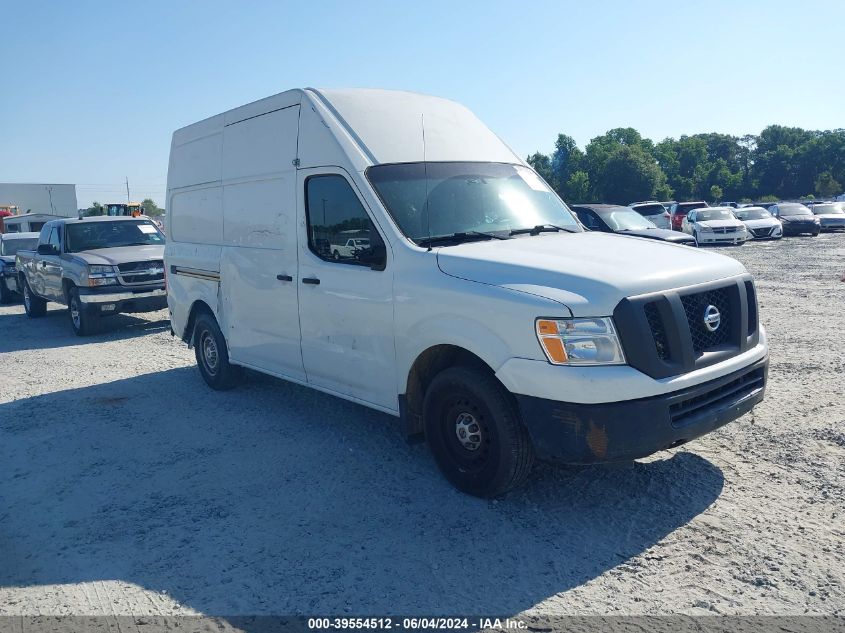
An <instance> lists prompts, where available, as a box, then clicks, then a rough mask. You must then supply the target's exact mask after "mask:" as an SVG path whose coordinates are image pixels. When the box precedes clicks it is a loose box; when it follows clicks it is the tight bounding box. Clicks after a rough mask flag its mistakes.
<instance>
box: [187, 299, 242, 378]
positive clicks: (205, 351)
mask: <svg viewBox="0 0 845 633" xmlns="http://www.w3.org/2000/svg"><path fill="white" fill-rule="evenodd" d="M194 353H195V354H196V357H197V367H199V370H200V374H202V377H203V380H205V382H206V384H208V386H209V387H211V388H212V389H215V390H217V391H225V390H227V389H231V388H233V387H235V386H237V384H238V383H239V382H240V381H241V378H242V377H243V369H242V368H241V367H238V366H237V365H232V364H231V363H230V362H229V350H228V348H227V347H226V339H225V338H224V337H223V333H222V332H221V331H220V326H219V325H217V319H215V318H214V317H213V316H212V315H210V314H208V313H207V312H204V313H202V314H200V315H199V316H198V317H197V322H196V325H195V326H194Z"/></svg>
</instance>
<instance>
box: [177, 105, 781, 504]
mask: <svg viewBox="0 0 845 633" xmlns="http://www.w3.org/2000/svg"><path fill="white" fill-rule="evenodd" d="M209 157H216V158H215V159H214V160H211V159H210V158H209ZM235 179H236V182H237V184H236V186H234V187H230V186H229V185H228V184H226V183H229V182H232V181H233V180H235ZM167 183H168V184H167V236H168V240H167V246H166V249H165V263H166V265H167V271H168V278H167V281H168V284H167V291H168V307H169V310H170V316H171V326H172V328H173V331H174V332H175V333H176V335H177V336H180V337H182V338H183V339H184V340H185V341H186V342H188V343H189V344H190V345H193V347H194V349H195V354H196V359H197V366H198V368H199V372H200V374H201V375H202V377H203V379H204V380H205V381H206V383H208V385H209V387H211V388H213V389H228V388H231V387H233V386H235V385H236V384H237V382H238V380H239V378H240V376H241V373H242V369H243V368H244V367H249V368H252V369H253V370H256V371H260V372H265V373H268V374H272V375H274V376H277V377H280V378H284V379H287V380H291V381H293V382H296V383H300V384H304V385H308V386H311V387H313V388H315V389H318V390H320V391H322V392H325V393H328V394H333V395H336V396H339V397H342V398H347V399H349V400H352V401H354V402H357V403H360V404H362V405H365V406H368V407H371V408H373V409H377V410H379V411H382V412H385V413H388V414H391V415H394V416H397V417H399V418H402V419H403V420H404V421H405V423H406V428H407V431H408V433H409V434H410V435H412V436H414V437H421V438H424V439H425V440H426V441H427V442H428V444H429V446H430V448H431V450H432V452H433V454H434V457H435V460H436V462H437V464H438V466H439V467H440V469H441V471H442V472H443V474H444V475H445V477H446V478H447V479H448V480H449V481H450V482H452V483H453V484H454V485H455V486H456V487H458V488H459V489H460V490H463V491H465V492H468V493H471V494H475V495H482V496H490V495H496V494H499V493H502V492H504V491H506V490H509V489H511V488H513V487H515V486H517V485H518V484H519V483H520V482H522V481H523V480H524V479H525V478H526V477H527V475H528V473H529V470H530V468H531V464H532V461H533V459H534V457H535V456H537V457H540V458H545V459H555V460H559V461H563V462H569V463H594V462H608V461H618V460H629V459H633V458H637V457H642V456H645V455H649V454H651V453H653V452H655V451H658V450H661V449H664V448H668V447H673V446H677V445H679V444H682V443H684V442H687V441H689V440H691V439H693V438H695V437H698V436H700V435H702V434H704V433H707V432H709V431H712V430H713V429H715V428H718V427H720V426H722V425H723V424H725V423H727V422H729V421H731V420H734V419H736V418H737V417H739V416H740V415H742V414H743V413H745V412H747V411H750V410H751V409H752V407H754V405H755V404H756V403H757V402H759V401H760V400H762V398H763V394H764V389H765V383H766V372H767V356H768V352H767V349H768V348H767V343H766V336H765V331H764V329H763V327H762V326H761V325H760V324H759V323H758V318H757V315H758V309H757V302H756V292H755V288H754V282H753V280H752V278H751V276H750V275H749V274H748V273H747V272H746V270H745V268H744V267H743V266H742V264H740V263H739V262H738V261H736V260H735V259H734V258H731V257H724V256H721V255H716V254H714V253H706V252H700V251H697V250H695V249H691V248H690V249H683V248H678V247H677V246H674V245H670V244H663V243H660V242H658V241H656V240H639V239H621V238H620V237H618V236H615V235H606V234H603V233H599V232H588V231H584V230H583V228H582V226H581V224H580V223H579V222H578V221H577V220H576V218H575V217H574V215H573V214H572V213H571V211H570V210H569V209H568V208H567V206H566V205H565V204H564V203H563V202H562V201H561V200H560V198H559V197H558V196H557V195H556V194H555V193H554V192H553V191H552V190H551V189H550V188H549V187H548V185H546V184H545V182H544V181H543V180H542V179H541V178H540V177H539V176H538V175H537V173H536V172H534V171H533V170H532V169H531V168H530V167H529V166H528V165H527V164H526V163H525V162H524V161H523V160H522V159H521V158H520V157H519V156H518V155H516V154H514V153H513V151H512V150H510V149H509V148H508V147H507V146H506V145H505V144H504V143H503V142H502V141H501V140H500V139H499V138H498V137H497V136H496V135H495V134H494V133H493V132H491V131H490V130H489V129H488V128H487V127H486V126H484V124H483V123H481V122H480V121H479V120H478V119H477V118H476V117H475V116H474V115H473V114H472V113H471V112H470V111H469V110H467V109H466V108H464V107H463V106H461V105H459V104H457V103H455V102H453V101H449V100H446V99H440V98H436V97H429V96H425V95H419V94H411V93H405V92H394V91H387V90H315V89H305V90H291V91H288V92H284V93H281V94H278V95H275V96H272V97H269V98H266V99H262V100H261V101H257V102H254V103H251V104H248V105H246V106H242V107H240V108H236V109H234V110H230V111H228V112H225V113H223V114H220V115H217V116H213V117H211V118H209V119H205V120H203V121H201V122H199V123H196V124H194V125H190V126H188V127H186V128H183V129H180V130H177V131H176V132H175V133H174V134H173V140H172V144H171V150H170V167H169V170H168V180H167ZM224 189H225V192H226V193H225V195H223V191H224ZM280 199H283V200H290V201H291V204H289V205H279V204H278V201H279V200H280ZM247 202H248V203H247ZM324 213H325V215H324ZM224 218H225V222H224ZM291 227H296V228H297V229H300V230H291ZM339 227H344V229H348V228H354V229H356V230H362V231H363V230H365V231H366V232H367V233H368V234H369V235H370V247H369V249H368V250H367V251H366V252H364V253H359V254H358V256H357V257H356V258H355V259H341V260H339V261H336V260H334V259H333V258H332V257H330V256H327V255H326V254H325V252H324V250H323V249H321V248H319V247H318V246H317V243H316V240H317V239H319V238H321V237H322V236H326V235H332V234H336V233H337V232H339V231H338V228H339ZM274 413H278V412H274ZM314 422H315V424H317V423H320V421H319V420H317V419H315V421H314ZM221 423H225V420H221ZM332 424H333V425H334V424H335V423H332ZM338 424H339V423H338ZM346 432H354V430H353V429H351V428H349V427H346ZM400 467H401V466H400ZM268 483H269V485H272V482H268Z"/></svg>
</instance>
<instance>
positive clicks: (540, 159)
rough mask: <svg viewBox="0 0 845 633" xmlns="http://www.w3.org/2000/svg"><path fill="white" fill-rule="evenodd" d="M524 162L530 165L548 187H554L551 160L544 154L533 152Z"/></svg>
mask: <svg viewBox="0 0 845 633" xmlns="http://www.w3.org/2000/svg"><path fill="white" fill-rule="evenodd" d="M525 162H526V163H528V164H529V165H531V167H533V168H534V171H536V172H537V173H538V174H540V176H541V177H542V178H543V180H545V181H546V182H547V183H549V185H551V186H554V183H553V180H552V176H553V174H552V159H551V158H549V157H548V156H546V155H545V154H541V153H540V152H534V153H533V154H531V155H530V156H529V157H528V158H526V159H525Z"/></svg>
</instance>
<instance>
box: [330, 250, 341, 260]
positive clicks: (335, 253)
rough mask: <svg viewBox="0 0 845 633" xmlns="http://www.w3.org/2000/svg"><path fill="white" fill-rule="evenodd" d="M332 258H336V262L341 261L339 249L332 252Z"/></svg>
mask: <svg viewBox="0 0 845 633" xmlns="http://www.w3.org/2000/svg"><path fill="white" fill-rule="evenodd" d="M332 259H334V260H335V261H336V262H337V261H340V253H338V252H337V251H334V252H332Z"/></svg>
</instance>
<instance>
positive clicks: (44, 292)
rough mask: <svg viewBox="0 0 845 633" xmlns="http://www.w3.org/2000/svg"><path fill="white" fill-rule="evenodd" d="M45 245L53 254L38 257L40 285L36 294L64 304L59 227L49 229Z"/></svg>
mask: <svg viewBox="0 0 845 633" xmlns="http://www.w3.org/2000/svg"><path fill="white" fill-rule="evenodd" d="M47 243H48V244H49V245H50V246H51V247H52V249H53V252H52V253H51V254H49V255H47V254H45V255H39V256H38V259H39V260H40V262H39V266H40V269H41V270H40V271H39V273H40V277H41V283H42V289H41V291H40V292H39V291H37V290H36V292H37V293H38V294H39V295H41V296H42V297H44V298H45V299H51V300H53V301H59V302H64V300H65V299H64V296H63V292H62V255H61V253H62V234H61V227H60V226H54V227H53V228H52V229H50V236H49V238H48V240H47Z"/></svg>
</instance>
